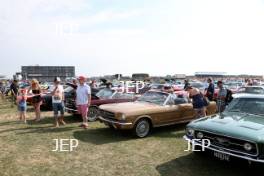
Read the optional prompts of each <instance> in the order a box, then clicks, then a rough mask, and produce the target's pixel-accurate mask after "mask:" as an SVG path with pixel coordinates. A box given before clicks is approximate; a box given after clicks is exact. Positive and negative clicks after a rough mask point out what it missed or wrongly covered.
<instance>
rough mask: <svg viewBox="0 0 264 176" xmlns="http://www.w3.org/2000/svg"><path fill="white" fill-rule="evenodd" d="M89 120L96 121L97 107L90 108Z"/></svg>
mask: <svg viewBox="0 0 264 176" xmlns="http://www.w3.org/2000/svg"><path fill="white" fill-rule="evenodd" d="M88 119H89V120H91V121H94V120H96V119H97V109H96V108H90V109H89V117H88Z"/></svg>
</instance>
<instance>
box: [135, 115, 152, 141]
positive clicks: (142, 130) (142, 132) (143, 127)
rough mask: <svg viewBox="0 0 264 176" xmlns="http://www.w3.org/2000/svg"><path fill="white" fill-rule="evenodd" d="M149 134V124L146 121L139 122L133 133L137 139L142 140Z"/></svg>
mask: <svg viewBox="0 0 264 176" xmlns="http://www.w3.org/2000/svg"><path fill="white" fill-rule="evenodd" d="M149 132H150V122H149V121H148V120H147V119H141V120H139V121H138V122H137V123H136V125H135V127H134V133H135V135H136V136H137V137H140V138H143V137H146V136H147V135H148V134H149Z"/></svg>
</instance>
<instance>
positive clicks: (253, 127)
mask: <svg viewBox="0 0 264 176" xmlns="http://www.w3.org/2000/svg"><path fill="white" fill-rule="evenodd" d="M188 127H192V128H194V129H196V130H203V131H207V132H212V133H216V134H219V135H227V136H230V137H234V138H242V139H246V140H253V141H259V142H264V116H256V115H249V114H243V113H223V114H222V115H214V116H211V117H209V118H202V119H198V120H195V121H193V122H191V123H190V124H188Z"/></svg>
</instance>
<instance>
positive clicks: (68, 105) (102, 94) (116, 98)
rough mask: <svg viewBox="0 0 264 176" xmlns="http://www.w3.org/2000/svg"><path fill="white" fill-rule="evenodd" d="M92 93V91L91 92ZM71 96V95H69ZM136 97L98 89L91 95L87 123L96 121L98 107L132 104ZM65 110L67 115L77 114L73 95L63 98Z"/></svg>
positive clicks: (106, 89) (107, 89)
mask: <svg viewBox="0 0 264 176" xmlns="http://www.w3.org/2000/svg"><path fill="white" fill-rule="evenodd" d="M92 92H93V91H92ZM71 94H72V95H71ZM136 98H137V97H136V96H135V95H134V94H131V93H121V92H118V91H116V90H112V89H109V88H103V89H100V90H99V91H98V92H97V93H95V94H93V93H92V101H91V105H90V107H89V113H88V119H89V121H96V120H97V118H98V114H99V106H100V105H103V104H111V103H122V102H132V101H135V100H136ZM65 109H66V111H67V112H68V113H72V114H77V115H78V111H77V107H76V103H75V96H74V95H73V93H67V95H66V98H65Z"/></svg>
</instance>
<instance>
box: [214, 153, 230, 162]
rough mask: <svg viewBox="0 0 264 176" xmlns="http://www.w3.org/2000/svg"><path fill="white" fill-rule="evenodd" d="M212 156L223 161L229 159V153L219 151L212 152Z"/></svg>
mask: <svg viewBox="0 0 264 176" xmlns="http://www.w3.org/2000/svg"><path fill="white" fill-rule="evenodd" d="M214 157H216V158H218V159H220V160H224V161H229V158H230V156H229V155H227V154H224V153H220V152H214Z"/></svg>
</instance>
